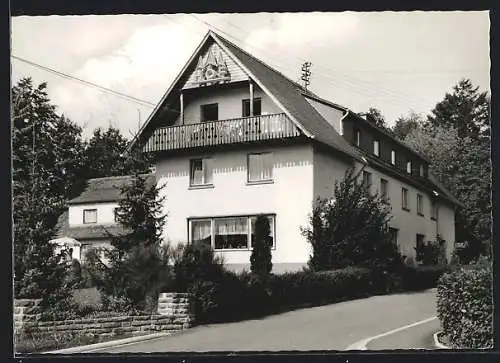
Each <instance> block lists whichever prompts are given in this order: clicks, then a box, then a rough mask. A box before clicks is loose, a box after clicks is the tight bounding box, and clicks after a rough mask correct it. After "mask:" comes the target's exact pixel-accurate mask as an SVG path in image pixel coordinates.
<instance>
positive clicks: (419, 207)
mask: <svg viewBox="0 0 500 363" xmlns="http://www.w3.org/2000/svg"><path fill="white" fill-rule="evenodd" d="M417 214H418V215H421V216H423V215H424V197H423V195H422V194H417Z"/></svg>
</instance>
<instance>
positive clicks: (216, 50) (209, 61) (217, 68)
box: [194, 43, 231, 86]
mask: <svg viewBox="0 0 500 363" xmlns="http://www.w3.org/2000/svg"><path fill="white" fill-rule="evenodd" d="M229 81H231V75H230V74H229V70H228V67H227V64H226V60H225V59H224V53H223V51H222V49H220V47H219V46H218V45H217V44H216V43H214V44H212V45H211V46H210V47H209V48H208V50H207V52H206V53H205V54H204V55H200V58H199V59H198V65H197V66H196V71H195V74H194V83H197V84H198V85H200V86H208V85H211V84H217V83H227V82H229Z"/></svg>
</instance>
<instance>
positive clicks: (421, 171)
mask: <svg viewBox="0 0 500 363" xmlns="http://www.w3.org/2000/svg"><path fill="white" fill-rule="evenodd" d="M420 177H421V178H423V177H424V166H423V165H420Z"/></svg>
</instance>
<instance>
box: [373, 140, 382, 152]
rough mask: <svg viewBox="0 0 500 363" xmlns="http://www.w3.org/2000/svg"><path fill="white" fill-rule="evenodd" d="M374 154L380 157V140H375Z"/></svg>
mask: <svg viewBox="0 0 500 363" xmlns="http://www.w3.org/2000/svg"><path fill="white" fill-rule="evenodd" d="M373 154H375V156H380V141H379V140H373Z"/></svg>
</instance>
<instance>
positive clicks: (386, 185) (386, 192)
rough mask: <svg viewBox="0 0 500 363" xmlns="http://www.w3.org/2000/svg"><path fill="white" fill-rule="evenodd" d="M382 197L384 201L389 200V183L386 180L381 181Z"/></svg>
mask: <svg viewBox="0 0 500 363" xmlns="http://www.w3.org/2000/svg"><path fill="white" fill-rule="evenodd" d="M380 196H381V197H382V199H383V200H385V201H387V200H388V199H389V182H388V181H387V180H385V179H383V178H382V179H380Z"/></svg>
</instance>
